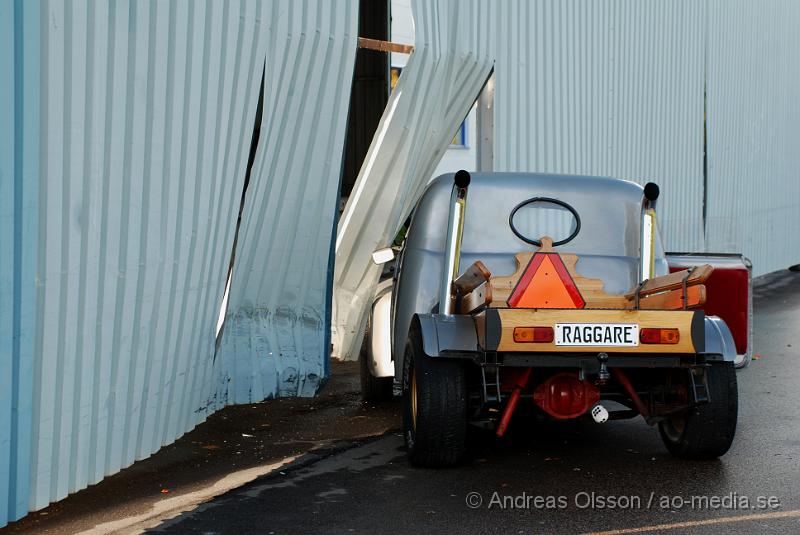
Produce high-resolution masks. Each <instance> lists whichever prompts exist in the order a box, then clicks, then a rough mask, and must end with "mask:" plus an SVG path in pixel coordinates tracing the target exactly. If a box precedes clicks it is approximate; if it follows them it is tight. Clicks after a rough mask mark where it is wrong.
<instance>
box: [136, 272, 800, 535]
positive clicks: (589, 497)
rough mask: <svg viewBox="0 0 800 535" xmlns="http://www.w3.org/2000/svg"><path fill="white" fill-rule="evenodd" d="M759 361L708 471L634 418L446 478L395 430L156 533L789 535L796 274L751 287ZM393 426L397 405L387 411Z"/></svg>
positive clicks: (576, 427) (796, 400)
mask: <svg viewBox="0 0 800 535" xmlns="http://www.w3.org/2000/svg"><path fill="white" fill-rule="evenodd" d="M754 309H755V352H756V353H757V359H756V360H754V361H753V362H752V364H751V366H750V367H749V368H747V369H744V370H741V371H740V372H739V373H738V380H739V392H740V401H739V426H738V430H737V434H736V439H735V442H734V444H733V447H732V449H731V450H730V451H729V452H728V454H727V455H725V456H724V457H723V458H721V459H718V460H714V461H702V462H699V461H694V462H689V461H680V460H676V459H673V458H672V457H671V456H670V455H669V454H668V453H667V451H666V450H665V448H664V446H663V445H662V443H661V440H660V438H659V436H658V432H657V431H656V429H654V428H651V427H649V426H647V425H646V424H645V423H644V422H643V421H642V420H641V419H636V420H629V421H620V422H610V423H608V424H604V425H597V424H593V423H575V422H569V423H561V424H546V425H536V426H532V425H528V424H527V423H526V421H525V420H520V419H517V420H516V421H514V422H513V424H512V425H513V427H514V429H513V431H514V432H513V433H510V436H509V437H507V438H506V439H504V440H502V441H488V442H485V441H484V442H480V443H479V444H478V445H476V446H475V447H474V448H473V451H472V460H471V461H470V462H468V463H467V464H465V465H463V466H459V467H456V468H451V469H442V470H430V469H419V468H414V467H412V466H410V465H409V463H408V461H407V460H406V457H405V453H404V451H403V441H402V438H401V436H400V435H399V434H398V433H397V432H390V433H388V434H386V435H384V436H382V437H379V438H376V439H373V440H370V441H368V442H367V443H363V442H362V443H360V444H358V445H355V446H353V447H349V448H345V449H343V450H339V451H336V452H331V453H330V454H329V455H327V456H325V455H321V456H319V459H315V460H314V461H313V462H305V463H297V464H296V465H294V466H291V465H290V467H289V468H288V469H285V470H281V471H275V472H272V473H270V474H268V475H266V476H264V477H261V478H258V479H256V480H255V481H253V482H251V483H249V484H247V485H244V486H242V487H240V488H237V489H235V490H232V491H230V492H228V493H225V494H222V495H220V496H218V497H216V498H214V499H212V500H210V501H208V502H206V503H204V504H201V505H199V506H197V507H194V508H193V509H191V510H188V511H185V512H184V513H182V514H180V515H179V516H177V517H175V518H172V519H170V520H166V521H164V522H163V523H161V524H160V525H158V526H156V527H153V528H151V529H150V531H152V532H156V533H203V534H213V533H234V534H237V535H241V534H246V533H265V534H273V533H274V534H279V533H291V534H295V533H370V534H372V533H596V532H609V533H664V532H666V533H676V534H677V533H717V532H726V533H748V534H749V533H766V532H775V533H800V418H799V415H800V368H798V348H800V340H798V339H797V338H798V336H797V335H798V333H800V273H795V272H789V271H785V272H780V273H776V274H773V275H769V276H766V277H762V278H761V279H759V280H758V282H757V286H756V290H755V299H754ZM389 407H390V408H392V407H393V408H394V411H395V413H396V418H397V426H398V427H399V405H398V402H397V401H395V402H394V404H393V405H390V406H389Z"/></svg>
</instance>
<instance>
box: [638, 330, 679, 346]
mask: <svg viewBox="0 0 800 535" xmlns="http://www.w3.org/2000/svg"><path fill="white" fill-rule="evenodd" d="M639 341H640V342H642V343H643V344H677V343H678V342H680V341H681V332H680V331H679V330H678V329H651V328H645V329H642V330H640V331H639Z"/></svg>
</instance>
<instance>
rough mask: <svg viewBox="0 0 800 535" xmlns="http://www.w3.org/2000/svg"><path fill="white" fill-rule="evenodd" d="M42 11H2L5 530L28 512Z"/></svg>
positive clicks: (0, 336) (0, 454) (25, 6)
mask: <svg viewBox="0 0 800 535" xmlns="http://www.w3.org/2000/svg"><path fill="white" fill-rule="evenodd" d="M39 21H40V12H39V7H38V5H37V4H36V3H34V2H22V1H16V2H11V1H5V0H4V1H3V2H2V3H0V35H2V37H0V39H2V42H1V43H0V72H3V73H13V76H3V77H2V81H0V110H1V111H0V366H1V367H2V370H3V373H2V377H3V379H2V381H3V384H2V388H0V426H2V427H0V472H2V480H0V522H2V521H3V520H4V519H6V518H8V519H17V518H20V517H21V516H23V515H24V514H25V513H26V512H27V511H28V506H29V473H30V472H29V470H30V451H31V443H32V430H31V417H32V407H31V404H32V397H33V386H32V385H33V362H34V347H35V337H34V334H35V333H34V321H35V310H36V285H37V280H36V276H35V273H36V258H37V239H36V235H37V215H38V179H39V160H38V150H39V147H38V140H39V101H38V99H37V98H36V95H37V91H38V88H39V72H38V70H36V69H29V68H27V66H28V65H29V64H31V63H33V64H34V65H35V64H36V61H37V58H38V54H39V47H40V40H39V35H40V32H39Z"/></svg>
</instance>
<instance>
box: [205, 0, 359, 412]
mask: <svg viewBox="0 0 800 535" xmlns="http://www.w3.org/2000/svg"><path fill="white" fill-rule="evenodd" d="M270 6H271V8H270V12H269V14H268V15H267V16H268V18H269V20H270V29H269V37H268V39H269V45H268V49H267V60H266V75H265V84H266V85H265V88H264V117H263V121H262V125H261V134H260V138H259V145H258V149H257V153H256V157H255V162H254V165H253V171H252V176H251V179H250V185H249V187H248V191H247V197H246V200H245V204H244V211H243V213H242V227H241V231H240V232H241V234H240V237H239V242H238V245H237V251H236V259H235V263H234V268H233V275H232V280H231V291H230V301H229V306H228V313H227V317H226V320H225V326H224V328H223V334H222V343H221V346H220V349H219V351H218V353H217V359H218V361H219V366H218V374H220V375H219V377H220V378H222V381H223V382H224V383H225V385H226V386H224V385H222V384H220V386H221V387H223V386H224V388H225V394H224V395H225V396H226V397H227V400H228V402H229V403H246V402H250V401H258V400H261V399H264V398H265V397H272V396H288V395H301V396H310V395H313V394H314V393H316V391H317V389H318V388H319V386H320V382H321V381H322V379H323V378H324V377H326V375H327V359H328V353H329V351H328V347H329V343H330V342H329V340H330V338H329V337H330V334H329V328H328V321H327V311H328V308H329V298H328V270H329V266H330V263H331V260H332V259H331V258H330V244H331V239H332V234H333V226H334V221H335V216H336V211H337V209H338V199H337V193H338V188H339V179H340V176H341V166H342V154H343V150H344V139H345V133H346V124H347V113H348V106H349V102H350V87H351V83H352V77H353V67H354V63H355V55H356V48H357V38H358V13H357V11H358V2H356V1H354V0H344V1H339V2H318V1H312V0H307V1H294V0H285V1H280V2H277V1H276V2H272V3H271V4H270Z"/></svg>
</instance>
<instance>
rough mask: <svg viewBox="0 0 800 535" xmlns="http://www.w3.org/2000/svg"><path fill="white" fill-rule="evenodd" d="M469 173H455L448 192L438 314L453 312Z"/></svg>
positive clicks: (462, 171)
mask: <svg viewBox="0 0 800 535" xmlns="http://www.w3.org/2000/svg"><path fill="white" fill-rule="evenodd" d="M469 182H470V176H469V173H468V172H466V171H464V170H461V171H459V172H457V173H456V176H455V180H454V181H453V191H452V193H451V194H450V213H449V216H448V219H447V241H446V242H445V249H444V266H443V268H442V284H441V286H440V290H439V314H445V315H451V314H452V313H453V307H454V301H455V292H454V291H453V281H454V280H455V279H456V277H458V264H459V260H460V259H461V236H462V234H463V232H464V213H465V211H466V208H467V188H468V187H469Z"/></svg>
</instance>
